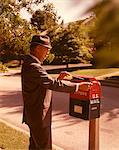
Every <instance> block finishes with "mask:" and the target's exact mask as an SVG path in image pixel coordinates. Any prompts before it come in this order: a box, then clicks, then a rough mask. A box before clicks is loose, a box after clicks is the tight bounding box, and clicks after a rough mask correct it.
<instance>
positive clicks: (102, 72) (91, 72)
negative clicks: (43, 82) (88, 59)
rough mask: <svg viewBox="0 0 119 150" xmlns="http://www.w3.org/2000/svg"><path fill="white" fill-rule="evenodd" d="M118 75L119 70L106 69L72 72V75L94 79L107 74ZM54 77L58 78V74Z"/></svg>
mask: <svg viewBox="0 0 119 150" xmlns="http://www.w3.org/2000/svg"><path fill="white" fill-rule="evenodd" d="M115 72H118V73H116V75H119V68H105V69H79V70H77V71H72V72H70V73H71V74H72V75H88V76H93V77H98V76H102V75H105V74H110V73H115ZM51 75H52V76H53V77H57V76H58V74H51Z"/></svg>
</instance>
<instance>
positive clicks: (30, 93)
mask: <svg viewBox="0 0 119 150" xmlns="http://www.w3.org/2000/svg"><path fill="white" fill-rule="evenodd" d="M50 49H51V44H50V39H49V37H48V36H46V35H34V36H33V38H32V41H31V45H30V55H27V56H26V57H25V59H24V62H23V65H22V94H23V102H24V109H23V122H25V123H26V124H27V125H28V126H29V129H30V144H29V150H51V149H52V140H51V111H52V90H54V91H60V92H76V91H78V89H79V88H80V89H85V90H88V88H89V86H90V83H88V82H85V83H71V82H69V81H65V80H62V79H63V78H64V77H65V76H67V75H69V73H67V72H61V73H60V75H59V76H58V78H57V79H53V78H52V77H51V76H49V75H48V73H47V72H46V70H45V69H44V68H43V67H42V65H41V64H42V63H43V61H44V60H45V59H46V57H47V55H48V54H49V51H50Z"/></svg>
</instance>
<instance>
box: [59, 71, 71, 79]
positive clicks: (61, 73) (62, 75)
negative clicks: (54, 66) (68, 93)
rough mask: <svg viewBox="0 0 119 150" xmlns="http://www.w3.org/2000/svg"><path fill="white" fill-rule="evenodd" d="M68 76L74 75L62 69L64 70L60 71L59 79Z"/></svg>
mask: <svg viewBox="0 0 119 150" xmlns="http://www.w3.org/2000/svg"><path fill="white" fill-rule="evenodd" d="M67 76H72V75H71V74H70V73H69V72H67V71H62V72H60V74H59V76H58V78H57V79H58V80H63V79H64V77H67Z"/></svg>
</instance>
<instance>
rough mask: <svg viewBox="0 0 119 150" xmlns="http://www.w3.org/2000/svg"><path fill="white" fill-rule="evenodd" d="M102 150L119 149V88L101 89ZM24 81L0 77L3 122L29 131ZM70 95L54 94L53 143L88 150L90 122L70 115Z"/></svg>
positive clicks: (0, 105) (11, 77)
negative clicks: (24, 116)
mask: <svg viewBox="0 0 119 150" xmlns="http://www.w3.org/2000/svg"><path fill="white" fill-rule="evenodd" d="M102 93H103V94H102V104H101V117H100V150H118V149H119V132H118V131H119V89H118V88H114V87H104V86H103V87H102ZM22 105H23V103H22V95H21V79H20V77H19V76H9V77H7V76H6V77H0V119H3V120H5V121H8V122H9V123H11V124H14V125H15V126H17V127H20V128H22V129H24V130H26V131H28V128H27V126H26V125H24V124H22V123H21V120H22V108H23V107H22ZM68 106H69V94H66V93H59V92H53V113H52V115H53V120H52V137H53V143H54V144H56V145H58V146H60V147H62V148H64V149H65V150H88V126H89V122H88V121H85V120H82V119H79V118H75V117H72V116H69V114H68Z"/></svg>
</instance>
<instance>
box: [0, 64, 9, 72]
mask: <svg viewBox="0 0 119 150" xmlns="http://www.w3.org/2000/svg"><path fill="white" fill-rule="evenodd" d="M7 71H8V68H7V66H5V65H3V64H2V62H0V72H7Z"/></svg>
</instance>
